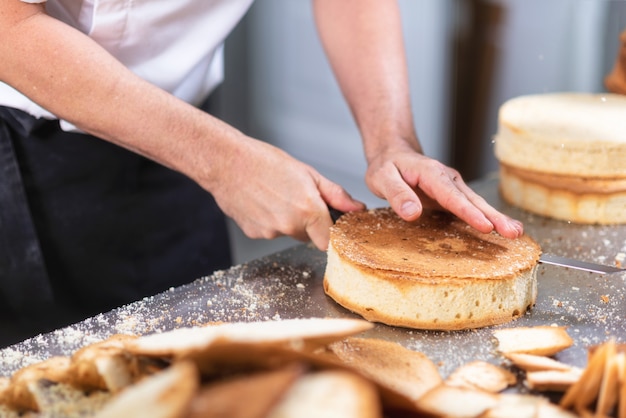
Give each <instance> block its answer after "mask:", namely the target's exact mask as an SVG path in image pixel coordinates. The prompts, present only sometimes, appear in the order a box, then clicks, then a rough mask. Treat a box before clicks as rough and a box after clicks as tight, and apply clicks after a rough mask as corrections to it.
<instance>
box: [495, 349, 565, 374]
mask: <svg viewBox="0 0 626 418" xmlns="http://www.w3.org/2000/svg"><path fill="white" fill-rule="evenodd" d="M504 357H506V358H508V359H509V360H511V363H513V364H514V365H515V366H516V367H518V368H520V369H522V370H524V371H527V372H538V371H548V370H554V371H562V372H566V371H568V370H571V369H572V368H573V366H570V365H569V364H565V363H561V362H560V361H558V360H555V359H553V358H551V357H546V356H537V355H534V354H524V353H506V354H505V355H504Z"/></svg>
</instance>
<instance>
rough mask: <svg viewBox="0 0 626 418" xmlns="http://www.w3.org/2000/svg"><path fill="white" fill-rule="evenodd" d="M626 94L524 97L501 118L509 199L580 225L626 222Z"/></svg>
mask: <svg viewBox="0 0 626 418" xmlns="http://www.w3.org/2000/svg"><path fill="white" fill-rule="evenodd" d="M625 115H626V96H622V95H617V94H581V93H556V94H542V95H529V96H521V97H517V98H515V99H512V100H509V101H507V102H506V103H504V104H503V105H502V106H501V108H500V112H499V116H498V132H497V134H496V137H495V154H496V157H497V158H498V160H499V162H500V191H501V194H502V197H503V198H504V200H505V201H507V202H508V203H510V204H513V205H515V206H518V207H521V208H523V209H525V210H527V211H529V212H533V213H537V214H540V215H544V216H547V217H551V218H555V219H561V220H566V221H571V222H576V223H589V224H594V223H597V224H614V223H626V164H624V161H626V116H625Z"/></svg>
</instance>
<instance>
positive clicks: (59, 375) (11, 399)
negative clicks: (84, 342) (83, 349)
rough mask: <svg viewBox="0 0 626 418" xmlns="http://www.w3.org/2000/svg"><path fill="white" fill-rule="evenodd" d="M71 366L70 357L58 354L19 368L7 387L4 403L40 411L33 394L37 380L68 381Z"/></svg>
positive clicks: (16, 407) (12, 406) (15, 407)
mask: <svg viewBox="0 0 626 418" xmlns="http://www.w3.org/2000/svg"><path fill="white" fill-rule="evenodd" d="M69 367H70V359H69V357H61V356H58V357H50V358H49V359H47V360H44V361H41V362H38V363H34V364H31V365H29V366H26V367H24V368H22V369H20V370H18V371H17V372H15V373H14V374H13V376H11V381H10V383H9V387H8V388H6V389H5V392H4V393H5V396H4V403H5V404H6V405H8V406H9V407H10V408H13V409H17V410H25V411H39V405H38V403H37V400H36V399H35V397H34V396H33V390H34V387H35V385H37V382H39V380H48V381H51V382H61V383H64V382H67V381H68V380H69V373H68V371H69Z"/></svg>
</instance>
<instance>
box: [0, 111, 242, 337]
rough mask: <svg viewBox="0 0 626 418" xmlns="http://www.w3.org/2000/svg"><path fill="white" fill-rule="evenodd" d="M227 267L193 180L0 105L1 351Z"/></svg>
mask: <svg viewBox="0 0 626 418" xmlns="http://www.w3.org/2000/svg"><path fill="white" fill-rule="evenodd" d="M230 265H231V256H230V245H229V240H228V232H227V228H226V224H225V218H224V215H223V214H222V213H221V211H220V210H219V208H218V207H217V205H216V203H215V201H214V200H213V198H212V196H211V195H210V194H209V193H207V192H206V191H204V190H202V189H201V188H200V187H199V186H198V185H197V184H196V183H194V182H193V181H191V180H189V179H188V178H187V177H185V176H183V175H181V174H180V173H177V172H174V171H172V170H170V169H167V168H165V167H163V166H161V165H159V164H156V163H154V162H153V161H151V160H149V159H146V158H143V157H141V156H139V155H137V154H135V153H132V152H130V151H127V150H125V149H123V148H121V147H118V146H116V145H113V144H111V143H109V142H106V141H103V140H101V139H98V138H96V137H93V136H90V135H86V134H81V133H68V132H65V131H63V130H61V129H60V127H59V123H58V121H51V120H45V119H36V118H33V117H32V116H30V115H28V114H26V113H24V112H21V111H19V110H15V109H11V108H6V107H0V346H5V345H8V344H11V343H15V342H18V341H20V340H23V339H25V338H28V337H31V336H33V335H36V334H38V333H41V332H45V331H49V330H52V329H55V328H59V327H61V326H65V325H68V324H70V323H73V322H77V321H79V320H82V319H84V318H86V317H88V316H92V315H94V314H96V313H99V312H105V311H108V310H110V309H112V308H115V307H118V306H121V305H124V304H127V303H129V302H132V301H135V300H139V299H141V298H143V297H145V296H150V295H154V294H156V293H159V292H161V291H164V290H166V289H168V288H170V287H172V286H179V285H182V284H184V283H188V282H190V281H193V280H194V279H197V278H200V277H202V276H206V275H208V274H210V273H212V272H213V271H215V270H217V269H223V268H227V267H229V266H230Z"/></svg>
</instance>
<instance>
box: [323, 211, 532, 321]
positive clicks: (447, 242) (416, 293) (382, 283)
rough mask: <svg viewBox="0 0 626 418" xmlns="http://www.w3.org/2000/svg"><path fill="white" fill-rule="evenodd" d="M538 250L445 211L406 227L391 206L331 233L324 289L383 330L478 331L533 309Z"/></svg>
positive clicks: (342, 222)
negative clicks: (381, 325) (476, 227)
mask: <svg viewBox="0 0 626 418" xmlns="http://www.w3.org/2000/svg"><path fill="white" fill-rule="evenodd" d="M540 253H541V249H540V248H539V246H538V245H537V243H535V242H534V241H533V240H532V239H530V238H529V237H528V236H523V237H521V238H519V239H516V240H510V239H506V238H503V237H502V236H500V235H498V234H496V233H491V234H482V233H480V232H478V231H476V230H474V229H473V228H471V227H470V226H468V225H467V224H465V223H464V222H462V221H460V220H459V219H457V218H456V217H454V216H452V215H450V214H447V213H442V212H431V211H426V212H425V213H424V214H422V216H421V217H420V218H419V219H418V220H417V221H415V222H410V223H409V222H406V221H404V220H402V219H401V218H400V217H398V216H397V215H396V214H395V213H394V212H393V211H392V210H391V209H390V208H383V209H374V210H369V211H364V212H352V213H348V214H346V215H344V216H342V217H341V218H340V219H339V220H338V221H337V223H336V224H335V225H334V226H333V227H332V229H331V238H330V245H329V249H328V258H327V265H326V272H325V276H324V290H325V291H326V293H327V294H328V295H329V296H330V297H332V298H333V299H334V300H335V301H336V302H337V303H339V304H340V305H342V306H344V307H345V308H347V309H349V310H351V311H353V312H356V313H358V314H360V315H362V316H363V317H364V318H366V319H368V320H371V321H378V322H383V323H385V324H388V325H397V326H405V327H411V328H420V329H443V330H452V329H465V328H476V327H482V326H487V325H493V324H499V323H504V322H508V321H510V320H512V319H514V318H516V317H518V316H520V315H523V314H524V312H525V311H526V310H527V309H529V308H530V307H531V306H532V305H533V304H534V302H535V298H536V295H537V285H536V266H537V262H538V259H539V255H540Z"/></svg>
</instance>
